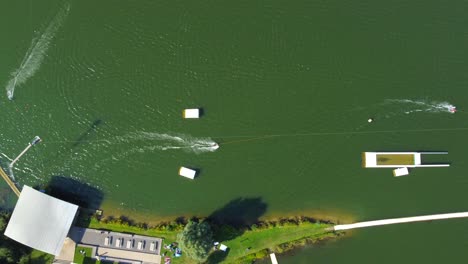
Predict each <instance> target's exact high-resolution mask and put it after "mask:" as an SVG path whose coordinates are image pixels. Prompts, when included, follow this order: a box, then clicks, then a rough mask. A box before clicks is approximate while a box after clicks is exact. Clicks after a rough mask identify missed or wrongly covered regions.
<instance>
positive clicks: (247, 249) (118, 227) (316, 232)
mask: <svg viewBox="0 0 468 264" xmlns="http://www.w3.org/2000/svg"><path fill="white" fill-rule="evenodd" d="M78 223H79V225H81V226H83V227H89V228H95V229H105V230H112V231H117V232H125V233H134V234H141V235H147V236H155V237H161V238H163V239H164V244H169V243H172V242H176V241H177V234H178V233H180V232H181V231H182V230H183V228H184V223H180V222H176V221H174V222H170V223H161V224H159V225H157V226H154V227H148V226H146V225H145V224H138V223H137V224H135V223H132V222H131V221H128V220H127V219H123V218H112V219H105V220H98V219H97V218H95V217H91V218H89V219H85V220H84V221H83V219H82V221H79V222H78ZM332 226H333V224H331V223H326V222H320V221H315V220H312V219H309V218H294V219H281V220H278V221H269V222H260V223H258V224H255V225H252V226H250V227H245V228H234V227H232V226H228V225H213V230H214V234H215V235H214V238H215V240H216V241H219V242H221V243H223V244H225V245H227V246H228V247H229V250H228V251H227V252H226V253H225V252H222V251H213V252H211V254H210V257H209V258H208V260H207V262H206V263H252V262H253V261H254V260H257V259H262V258H265V257H268V254H269V253H270V252H274V253H276V254H281V253H283V252H286V251H289V250H292V249H294V248H297V247H300V246H303V245H305V244H308V243H314V242H317V241H322V240H325V239H330V238H334V237H336V236H338V235H340V234H339V233H335V232H333V231H330V228H331V227H332ZM182 251H183V248H182ZM161 253H166V254H167V256H170V257H171V259H172V263H189V264H190V263H196V262H195V261H193V260H191V259H189V258H188V257H187V256H186V255H185V254H182V257H180V258H173V257H172V253H171V252H170V251H166V250H165V249H164V248H163V249H162V250H161ZM75 260H76V262H77V263H82V262H80V261H78V259H75Z"/></svg>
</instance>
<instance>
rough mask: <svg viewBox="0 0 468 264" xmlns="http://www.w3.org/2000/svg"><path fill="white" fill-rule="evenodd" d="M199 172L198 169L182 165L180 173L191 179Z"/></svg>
mask: <svg viewBox="0 0 468 264" xmlns="http://www.w3.org/2000/svg"><path fill="white" fill-rule="evenodd" d="M196 174H197V171H196V170H192V169H189V168H185V167H180V169H179V175H180V176H182V177H185V178H189V179H191V180H193V179H195V175H196Z"/></svg>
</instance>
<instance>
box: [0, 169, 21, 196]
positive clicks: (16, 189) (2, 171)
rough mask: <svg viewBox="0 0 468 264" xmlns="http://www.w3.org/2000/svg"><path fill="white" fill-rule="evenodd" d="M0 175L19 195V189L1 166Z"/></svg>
mask: <svg viewBox="0 0 468 264" xmlns="http://www.w3.org/2000/svg"><path fill="white" fill-rule="evenodd" d="M0 175H1V176H2V178H3V179H4V180H5V181H6V183H7V184H8V186H10V188H11V190H12V191H13V192H14V193H15V194H16V195H17V196H18V197H19V195H20V191H19V190H18V188H17V187H16V185H15V183H14V182H13V181H12V180H11V179H10V177H8V175H7V174H6V173H5V171H4V170H3V169H2V167H0Z"/></svg>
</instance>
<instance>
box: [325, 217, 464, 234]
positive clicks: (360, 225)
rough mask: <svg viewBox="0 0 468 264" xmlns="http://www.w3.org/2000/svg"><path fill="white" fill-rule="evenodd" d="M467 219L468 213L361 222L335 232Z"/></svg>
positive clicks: (339, 227) (340, 227)
mask: <svg viewBox="0 0 468 264" xmlns="http://www.w3.org/2000/svg"><path fill="white" fill-rule="evenodd" d="M465 217H468V212H460V213H448V214H434V215H424V216H412V217H402V218H391V219H383V220H375V221H367V222H359V223H354V224H348V225H336V226H334V227H333V230H334V231H339V230H348V229H355V228H363V227H371V226H381V225H392V224H402V223H411V222H422V221H433V220H442V219H452V218H465Z"/></svg>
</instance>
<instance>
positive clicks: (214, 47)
mask: <svg viewBox="0 0 468 264" xmlns="http://www.w3.org/2000/svg"><path fill="white" fill-rule="evenodd" d="M467 8H468V3H466V2H464V1H451V2H450V3H442V2H440V1H419V2H408V1H360V2H356V3H355V2H351V1H347V2H346V1H108V0H105V1H89V0H85V1H69V2H64V1H48V2H47V3H42V2H41V3H40V2H37V1H25V0H20V1H2V2H0V32H2V35H3V38H2V41H1V43H0V58H1V61H2V63H1V64H0V73H1V74H0V83H1V84H2V87H3V88H2V89H3V90H0V91H3V92H1V93H0V95H2V96H0V110H1V117H2V126H1V130H0V136H1V139H2V140H1V141H0V154H1V156H0V158H1V159H0V162H1V164H2V167H4V168H6V167H7V166H8V162H10V161H11V159H13V158H14V157H15V156H16V155H17V154H18V153H20V152H21V151H22V150H23V148H24V147H26V146H27V143H28V142H29V141H30V140H31V139H32V138H33V137H34V136H35V135H39V136H41V138H42V139H43V142H42V143H40V144H39V145H38V146H35V147H34V148H32V149H31V150H30V151H29V152H28V153H27V154H26V155H25V156H24V157H23V158H21V159H20V161H19V162H18V163H17V164H16V165H15V168H14V170H13V173H12V174H13V175H14V177H15V179H16V180H17V181H18V182H19V183H20V185H23V184H27V185H32V186H35V185H45V184H48V183H50V182H54V183H55V185H56V186H60V187H62V191H70V192H75V193H79V194H80V195H82V196H84V197H85V198H86V197H88V198H89V197H93V198H94V196H98V197H99V198H96V199H93V201H92V202H91V204H90V206H93V207H100V208H103V209H104V211H105V212H108V213H109V212H110V213H113V214H125V215H128V216H130V217H131V218H136V219H143V220H148V219H157V218H173V217H176V216H181V215H185V216H191V215H198V216H207V215H210V214H212V213H213V212H214V211H216V210H219V209H221V210H222V208H225V206H226V205H229V204H232V203H236V201H241V202H239V203H238V204H241V205H242V206H245V207H248V208H247V209H245V210H243V209H244V208H242V207H241V208H237V209H238V211H236V212H239V214H246V212H255V211H256V209H255V208H257V207H258V208H259V209H258V210H257V211H256V214H257V215H255V216H261V218H269V217H277V216H281V215H297V214H307V215H311V216H315V217H319V218H327V219H331V220H333V221H338V222H350V221H365V220H374V219H380V218H390V217H403V216H413V215H422V214H433V213H447V212H457V211H468V205H467V204H466V200H465V198H466V190H467V188H468V175H467V174H466V173H465V171H466V170H467V168H468V163H467V162H466V161H465V159H466V157H467V155H466V149H467V148H466V145H467V143H466V142H467V141H466V135H467V133H468V111H466V110H465V109H468V104H467V103H466V100H467V96H468V89H467V87H468V74H467V72H468V53H467V51H466V49H467V47H468V31H467V28H468V27H467V26H468V16H466V12H465V10H467ZM13 87H14V89H13ZM7 91H9V93H10V95H13V100H11V101H10V100H8V97H7ZM450 105H455V106H457V109H458V112H457V113H456V114H451V113H449V111H448V108H449V107H450ZM193 107H201V108H203V116H202V118H201V119H199V120H184V119H183V118H182V110H183V109H184V108H193ZM370 117H372V118H374V122H373V123H368V122H367V119H368V118H370ZM213 142H217V143H219V144H220V146H221V147H220V148H219V149H218V150H216V151H213V150H212V149H211V148H210V147H211V144H212V143H213ZM363 151H448V152H449V155H448V156H439V157H440V161H442V162H450V163H451V164H452V166H451V167H450V168H427V169H425V168H424V169H415V170H412V171H411V174H410V176H408V177H403V178H394V177H392V174H391V170H387V169H363V168H362V167H361V152H363ZM431 161H432V159H431ZM180 166H187V167H192V168H196V169H198V170H199V177H198V178H197V179H196V180H194V181H190V180H188V179H184V178H182V177H179V176H177V173H178V168H179V167H180ZM10 174H11V173H10ZM2 184H3V183H2ZM1 188H2V189H1V190H0V192H1V195H0V199H1V201H2V202H3V204H4V206H7V207H8V206H12V205H13V204H14V202H15V199H14V197H13V196H12V195H11V193H10V192H9V191H8V188H7V187H6V185H2V186H1ZM101 198H102V199H101ZM257 198H258V199H257ZM233 201H234V202H233ZM230 202H231V203H230ZM466 230H468V220H453V221H452V220H449V221H445V222H430V223H417V224H408V225H400V226H388V227H375V228H369V229H363V230H357V231H354V232H352V234H349V235H347V236H345V237H344V238H342V239H340V240H338V241H333V242H330V243H325V244H323V245H319V246H314V247H308V248H305V249H301V250H299V251H296V252H294V253H292V254H288V255H286V256H282V257H280V261H281V263H395V262H398V263H443V262H445V263H447V262H448V263H461V262H463V261H465V260H466V258H467V257H468V253H467V251H466V246H467V243H468V242H466V241H468V240H467V239H468V231H466Z"/></svg>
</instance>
